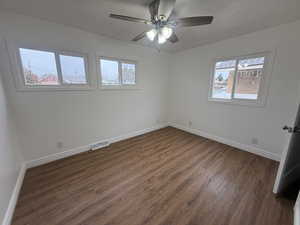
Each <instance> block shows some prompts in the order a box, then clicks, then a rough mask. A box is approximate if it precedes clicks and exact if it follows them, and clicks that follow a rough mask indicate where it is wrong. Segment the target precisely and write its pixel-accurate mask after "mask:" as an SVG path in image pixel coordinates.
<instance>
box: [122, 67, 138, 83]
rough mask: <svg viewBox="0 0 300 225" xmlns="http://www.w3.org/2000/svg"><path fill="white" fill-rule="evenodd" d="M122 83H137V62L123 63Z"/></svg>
mask: <svg viewBox="0 0 300 225" xmlns="http://www.w3.org/2000/svg"><path fill="white" fill-rule="evenodd" d="M122 84H128V85H133V84H135V64H130V63H122Z"/></svg>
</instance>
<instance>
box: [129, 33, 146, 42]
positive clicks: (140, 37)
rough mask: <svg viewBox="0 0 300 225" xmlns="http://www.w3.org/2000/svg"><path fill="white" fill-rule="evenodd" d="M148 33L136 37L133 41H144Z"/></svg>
mask: <svg viewBox="0 0 300 225" xmlns="http://www.w3.org/2000/svg"><path fill="white" fill-rule="evenodd" d="M146 33H147V31H145V32H143V33H141V34H139V35H138V36H136V37H135V38H133V39H132V40H131V41H139V40H141V39H143V38H144V37H146Z"/></svg>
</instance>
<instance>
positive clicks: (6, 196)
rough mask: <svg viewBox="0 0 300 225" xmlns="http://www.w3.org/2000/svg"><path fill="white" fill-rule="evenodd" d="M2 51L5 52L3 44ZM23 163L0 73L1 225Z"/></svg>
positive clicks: (0, 46) (0, 47)
mask: <svg viewBox="0 0 300 225" xmlns="http://www.w3.org/2000/svg"><path fill="white" fill-rule="evenodd" d="M1 40H2V39H1V36H0V43H2V41H1ZM0 50H1V51H3V49H2V45H1V44H0ZM0 53H1V52H0ZM0 63H1V61H0ZM21 162H22V157H21V155H20V154H19V144H18V138H17V133H16V129H15V125H14V122H13V119H12V111H11V108H10V106H9V104H8V101H7V96H6V94H5V91H4V84H3V76H2V74H1V71H0V223H1V222H2V221H3V219H4V214H5V212H6V209H7V207H8V203H9V200H10V197H11V194H12V192H13V189H14V187H15V184H16V181H17V177H18V174H19V170H20V167H21Z"/></svg>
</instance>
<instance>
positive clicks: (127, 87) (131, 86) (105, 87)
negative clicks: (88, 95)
mask: <svg viewBox="0 0 300 225" xmlns="http://www.w3.org/2000/svg"><path fill="white" fill-rule="evenodd" d="M96 59H97V62H96V65H97V74H98V76H97V77H98V87H99V88H100V89H101V90H139V89H140V88H139V82H138V73H139V72H138V71H139V67H138V62H137V61H135V60H130V59H120V58H116V57H108V56H97V57H96ZM101 59H103V60H112V61H117V62H118V68H119V80H120V84H118V85H102V73H101V63H100V60H101ZM122 63H129V64H134V65H135V84H122V68H121V65H122Z"/></svg>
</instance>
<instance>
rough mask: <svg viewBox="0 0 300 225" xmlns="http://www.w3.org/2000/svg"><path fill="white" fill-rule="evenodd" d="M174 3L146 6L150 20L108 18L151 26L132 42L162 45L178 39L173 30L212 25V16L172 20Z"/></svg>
mask: <svg viewBox="0 0 300 225" xmlns="http://www.w3.org/2000/svg"><path fill="white" fill-rule="evenodd" d="M175 2H176V0H154V1H152V2H151V3H150V4H149V6H148V8H149V12H150V16H151V19H150V20H147V19H140V18H135V17H131V16H123V15H117V14H110V17H111V18H114V19H119V20H125V21H130V22H137V23H144V24H147V25H149V26H151V27H152V29H151V30H149V31H145V32H143V33H141V34H139V35H137V36H136V37H135V38H133V39H132V41H139V40H141V39H143V38H144V37H148V39H149V40H150V41H156V40H157V42H158V44H163V43H165V42H166V41H167V40H168V41H170V42H171V43H176V42H177V41H178V40H179V39H178V37H177V35H176V34H175V32H174V28H177V27H192V26H201V25H206V24H211V23H212V21H213V16H196V17H185V18H173V16H171V15H172V12H173V10H174V6H175Z"/></svg>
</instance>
